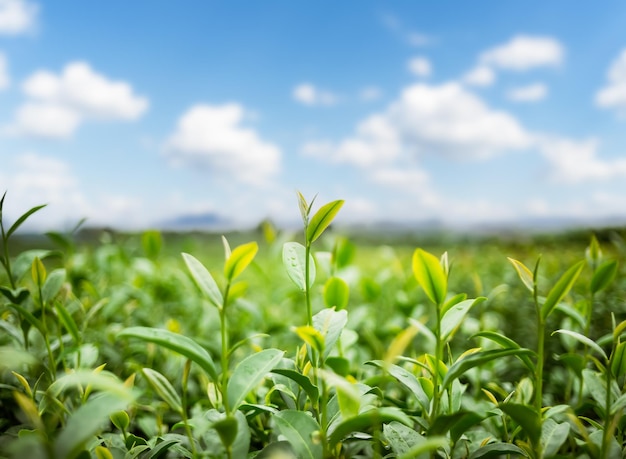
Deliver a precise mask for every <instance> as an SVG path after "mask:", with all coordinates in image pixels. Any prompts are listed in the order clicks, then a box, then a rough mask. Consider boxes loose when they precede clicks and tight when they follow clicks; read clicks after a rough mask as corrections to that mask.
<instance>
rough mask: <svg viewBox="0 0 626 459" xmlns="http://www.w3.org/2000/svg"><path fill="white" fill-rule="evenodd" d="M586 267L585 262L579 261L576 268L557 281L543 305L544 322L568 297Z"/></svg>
mask: <svg viewBox="0 0 626 459" xmlns="http://www.w3.org/2000/svg"><path fill="white" fill-rule="evenodd" d="M584 266H585V262H584V260H583V261H579V262H578V263H576V264H575V265H574V266H572V267H571V268H569V269H568V270H567V271H565V273H564V274H563V275H562V276H561V278H560V279H559V280H558V281H557V283H556V284H555V285H554V287H552V289H551V290H550V292H549V293H548V297H547V298H546V301H545V303H543V306H542V307H541V318H542V319H543V320H546V318H547V317H548V316H549V315H550V313H551V312H552V310H553V309H554V308H555V307H556V305H557V304H558V303H560V301H561V300H562V299H563V297H564V296H565V295H567V293H568V292H569V291H570V289H571V288H572V286H573V285H574V283H575V282H576V279H577V278H578V275H579V274H580V272H581V271H582V270H583V268H584Z"/></svg>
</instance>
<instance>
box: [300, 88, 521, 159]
mask: <svg viewBox="0 0 626 459" xmlns="http://www.w3.org/2000/svg"><path fill="white" fill-rule="evenodd" d="M532 141H533V140H532V137H531V135H530V134H529V133H527V132H526V130H525V129H524V128H523V127H522V126H521V125H520V124H519V122H518V121H517V120H516V119H515V118H514V117H513V116H511V115H510V114H508V113H506V112H502V111H497V110H493V109H491V108H490V107H488V106H487V105H486V104H485V103H484V102H483V101H482V100H481V99H480V98H478V97H477V96H475V95H474V94H472V93H470V92H468V91H466V90H465V89H464V88H463V87H462V86H461V85H459V84H457V83H447V84H443V85H438V86H435V85H427V84H421V83H420V84H414V85H412V86H409V87H408V88H406V89H405V90H404V91H403V92H402V95H401V96H400V98H399V99H398V100H396V101H395V102H393V103H392V104H390V105H389V106H388V107H387V109H386V110H385V111H384V112H382V113H378V114H375V115H372V116H370V117H368V118H366V119H365V120H364V121H362V122H361V123H359V125H358V126H357V128H356V132H355V134H354V135H353V136H351V137H348V138H347V139H344V140H343V141H341V142H339V143H335V144H333V143H330V142H321V143H320V142H313V143H310V144H308V145H306V146H305V147H304V149H303V152H304V153H308V154H313V155H316V156H318V157H325V158H328V159H330V160H332V161H334V162H345V163H351V164H355V165H358V166H361V167H380V166H381V165H385V164H391V163H394V162H395V161H397V160H402V159H403V158H404V159H407V158H415V157H416V156H421V155H425V154H431V155H439V156H446V157H449V158H453V159H462V158H472V159H483V158H488V157H491V156H494V155H496V154H499V153H502V152H505V151H510V150H521V149H525V148H528V147H529V146H531V144H532Z"/></svg>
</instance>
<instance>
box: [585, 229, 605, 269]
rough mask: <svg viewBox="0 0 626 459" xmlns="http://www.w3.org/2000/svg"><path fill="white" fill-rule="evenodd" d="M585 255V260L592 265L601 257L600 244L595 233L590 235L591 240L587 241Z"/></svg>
mask: <svg viewBox="0 0 626 459" xmlns="http://www.w3.org/2000/svg"><path fill="white" fill-rule="evenodd" d="M585 256H586V257H587V262H588V263H589V264H590V265H591V266H592V267H593V266H596V265H597V264H598V263H599V262H600V260H601V259H602V250H601V249H600V244H599V243H598V239H597V238H596V235H595V234H592V235H591V242H590V243H589V247H587V249H586V250H585Z"/></svg>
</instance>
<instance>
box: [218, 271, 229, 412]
mask: <svg viewBox="0 0 626 459" xmlns="http://www.w3.org/2000/svg"><path fill="white" fill-rule="evenodd" d="M229 292H230V282H228V284H226V289H225V290H224V301H223V302H222V307H221V308H220V310H219V312H220V334H221V341H222V354H221V363H222V375H221V376H222V378H221V383H220V386H221V387H220V392H221V393H222V403H223V404H224V411H226V414H227V415H229V416H230V405H229V403H228V393H227V387H228V328H227V323H226V308H227V306H228V294H229Z"/></svg>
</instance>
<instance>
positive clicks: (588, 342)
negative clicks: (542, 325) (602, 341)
mask: <svg viewBox="0 0 626 459" xmlns="http://www.w3.org/2000/svg"><path fill="white" fill-rule="evenodd" d="M554 333H561V334H563V335H568V336H571V337H572V338H574V339H576V340H578V341H580V342H581V343H583V344H584V345H585V346H588V347H590V348H591V349H593V350H594V351H596V352H597V353H598V354H600V355H601V356H602V357H604V359H605V361H607V362H608V360H609V357H608V356H607V355H606V352H604V349H602V348H601V347H600V346H598V344H596V342H595V341H593V340H592V339H590V338H587V337H586V336H585V335H581V334H580V333H578V332H575V331H571V330H555V331H554V332H553V333H552V334H553V335H554Z"/></svg>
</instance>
